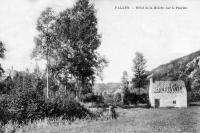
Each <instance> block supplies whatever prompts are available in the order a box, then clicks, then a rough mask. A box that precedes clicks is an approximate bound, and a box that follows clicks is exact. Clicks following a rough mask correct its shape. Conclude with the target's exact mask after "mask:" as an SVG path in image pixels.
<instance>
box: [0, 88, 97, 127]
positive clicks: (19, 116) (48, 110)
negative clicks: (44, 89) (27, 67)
mask: <svg viewBox="0 0 200 133" xmlns="http://www.w3.org/2000/svg"><path fill="white" fill-rule="evenodd" d="M87 116H90V117H92V116H93V115H92V113H90V112H89V111H88V110H87V109H86V108H84V107H83V106H82V105H80V104H79V103H78V102H76V101H75V100H73V99H67V98H63V97H57V98H56V99H54V100H50V99H49V100H45V99H44V98H43V96H41V95H40V94H39V93H37V92H36V91H35V90H27V91H23V92H20V93H19V94H18V95H10V96H7V98H5V99H3V100H1V101H0V122H1V123H2V124H6V123H7V122H8V121H12V122H17V123H19V124H22V123H24V124H26V123H28V122H29V121H34V120H39V119H44V118H46V117H47V118H54V119H56V118H60V117H62V119H65V120H70V121H73V120H75V119H82V118H85V117H87Z"/></svg>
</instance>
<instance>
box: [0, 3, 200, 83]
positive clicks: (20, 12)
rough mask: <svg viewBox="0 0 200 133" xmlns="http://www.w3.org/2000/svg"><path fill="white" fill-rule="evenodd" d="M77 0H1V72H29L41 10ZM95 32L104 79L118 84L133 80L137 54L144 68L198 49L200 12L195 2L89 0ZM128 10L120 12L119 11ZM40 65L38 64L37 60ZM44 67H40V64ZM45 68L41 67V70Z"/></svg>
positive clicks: (32, 65)
mask: <svg viewBox="0 0 200 133" xmlns="http://www.w3.org/2000/svg"><path fill="white" fill-rule="evenodd" d="M74 2H75V0H1V1H0V20H1V23H0V40H1V41H3V42H4V43H5V44H6V49H7V52H6V58H5V59H4V60H0V61H1V63H2V66H3V68H5V69H7V68H11V66H13V67H14V69H16V70H25V69H26V68H29V69H33V67H34V66H35V61H34V60H31V59H30V53H31V51H32V49H33V47H34V42H33V38H34V36H36V35H37V30H36V21H37V18H38V17H39V15H40V13H41V11H43V10H44V9H45V8H46V7H52V8H53V9H55V10H56V11H62V10H64V9H66V8H69V7H72V5H73V4H74ZM93 2H94V4H95V8H96V10H97V18H98V30H99V33H100V34H101V35H102V38H101V42H102V43H101V46H100V47H99V49H98V51H99V53H101V54H102V55H104V56H105V57H106V58H107V60H108V61H109V64H108V67H106V68H105V69H104V72H103V81H101V80H99V79H97V82H120V81H121V77H122V73H123V71H124V70H126V71H128V74H129V77H130V78H131V77H132V75H133V73H132V71H131V67H132V66H133V63H132V60H133V58H134V57H135V52H136V51H138V52H141V53H143V55H144V57H145V58H146V60H147V64H146V65H147V68H146V69H147V70H151V69H153V68H155V67H157V66H159V65H161V64H163V63H167V62H169V61H170V60H173V59H176V58H178V57H181V56H184V55H187V54H189V53H191V52H195V51H197V50H199V49H200V45H199V44H200V18H199V16H200V8H199V6H198V5H199V4H200V2H198V1H197V0H165V1H164V0H134V1H133V0H93ZM125 6H126V7H129V9H119V8H123V7H125ZM136 6H137V7H140V8H142V7H143V6H144V7H154V6H157V7H161V6H162V7H172V6H173V7H175V8H176V7H185V8H186V9H136ZM40 63H41V62H40ZM41 67H42V66H41ZM43 67H44V66H43Z"/></svg>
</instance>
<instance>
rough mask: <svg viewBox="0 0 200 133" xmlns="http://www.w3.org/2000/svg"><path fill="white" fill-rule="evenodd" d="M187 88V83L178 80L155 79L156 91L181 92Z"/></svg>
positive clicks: (154, 87)
mask: <svg viewBox="0 0 200 133" xmlns="http://www.w3.org/2000/svg"><path fill="white" fill-rule="evenodd" d="M183 89H185V83H184V82H183V81H182V80H178V81H155V83H154V84H153V92H154V93H180V92H183Z"/></svg>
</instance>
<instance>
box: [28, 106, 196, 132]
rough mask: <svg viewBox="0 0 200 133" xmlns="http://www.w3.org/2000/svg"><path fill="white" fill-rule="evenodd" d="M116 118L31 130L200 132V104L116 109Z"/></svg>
mask: <svg viewBox="0 0 200 133" xmlns="http://www.w3.org/2000/svg"><path fill="white" fill-rule="evenodd" d="M116 111H117V113H119V117H118V119H116V120H111V119H110V120H105V119H103V120H97V121H96V120H91V121H75V122H74V123H72V124H71V125H65V126H57V127H56V126H55V127H48V128H45V129H37V130H32V131H29V132H30V133H40V132H41V133H57V132H60V133H93V132H98V133H99V132H108V133H121V132H173V133H174V132H200V106H192V107H189V108H171V109H169V108H160V109H153V108H151V109H145V108H129V109H122V108H117V109H116Z"/></svg>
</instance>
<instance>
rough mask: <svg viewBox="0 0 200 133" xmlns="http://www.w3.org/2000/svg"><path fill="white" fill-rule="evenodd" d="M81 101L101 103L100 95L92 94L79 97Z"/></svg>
mask: <svg viewBox="0 0 200 133" xmlns="http://www.w3.org/2000/svg"><path fill="white" fill-rule="evenodd" d="M81 101H83V102H95V103H102V102H103V97H102V96H100V95H95V94H94V93H88V94H85V95H83V96H82V97H81Z"/></svg>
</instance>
